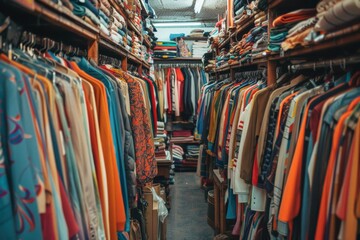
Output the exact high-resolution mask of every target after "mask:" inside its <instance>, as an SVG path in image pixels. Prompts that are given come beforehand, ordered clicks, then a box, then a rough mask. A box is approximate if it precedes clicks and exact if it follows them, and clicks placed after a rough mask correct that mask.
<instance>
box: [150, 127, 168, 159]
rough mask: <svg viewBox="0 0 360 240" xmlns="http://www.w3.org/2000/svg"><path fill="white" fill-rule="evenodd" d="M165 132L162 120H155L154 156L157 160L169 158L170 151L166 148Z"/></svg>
mask: <svg viewBox="0 0 360 240" xmlns="http://www.w3.org/2000/svg"><path fill="white" fill-rule="evenodd" d="M166 141H167V134H166V132H165V124H164V122H157V129H156V135H155V137H154V144H155V158H156V160H157V161H165V160H170V153H169V151H167V150H166Z"/></svg>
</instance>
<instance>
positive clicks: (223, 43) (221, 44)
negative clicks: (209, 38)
mask: <svg viewBox="0 0 360 240" xmlns="http://www.w3.org/2000/svg"><path fill="white" fill-rule="evenodd" d="M230 38H231V36H228V37H227V38H226V39H225V40H224V41H222V42H221V43H220V44H219V47H218V48H219V49H222V48H224V47H225V46H226V45H228V44H229V43H230Z"/></svg>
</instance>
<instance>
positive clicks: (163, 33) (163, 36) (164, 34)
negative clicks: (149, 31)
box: [155, 27, 214, 41]
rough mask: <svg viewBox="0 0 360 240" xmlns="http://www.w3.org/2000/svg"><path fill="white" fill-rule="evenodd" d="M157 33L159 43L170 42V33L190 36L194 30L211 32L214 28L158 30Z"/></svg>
mask: <svg viewBox="0 0 360 240" xmlns="http://www.w3.org/2000/svg"><path fill="white" fill-rule="evenodd" d="M156 29H157V32H156V33H155V36H156V37H157V38H158V40H159V41H169V40H170V39H169V36H170V33H185V36H187V35H189V34H190V32H191V31H192V30H193V29H203V30H204V31H205V32H210V31H212V30H213V29H214V28H212V27H205V28H204V27H199V28H198V27H179V28H172V27H170V28H159V27H158V28H156Z"/></svg>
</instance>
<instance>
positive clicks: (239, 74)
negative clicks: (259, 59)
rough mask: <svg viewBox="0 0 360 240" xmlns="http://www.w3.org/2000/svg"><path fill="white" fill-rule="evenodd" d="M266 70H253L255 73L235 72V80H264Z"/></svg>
mask: <svg viewBox="0 0 360 240" xmlns="http://www.w3.org/2000/svg"><path fill="white" fill-rule="evenodd" d="M266 72H267V71H266V68H265V69H262V70H255V71H246V72H237V73H235V79H236V78H244V77H260V76H262V77H264V78H266Z"/></svg>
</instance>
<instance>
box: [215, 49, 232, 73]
mask: <svg viewBox="0 0 360 240" xmlns="http://www.w3.org/2000/svg"><path fill="white" fill-rule="evenodd" d="M229 59H230V56H229V53H228V52H227V51H226V48H223V49H221V50H220V54H219V55H218V56H217V57H216V67H217V68H219V67H223V66H226V65H227V64H228V61H229Z"/></svg>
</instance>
